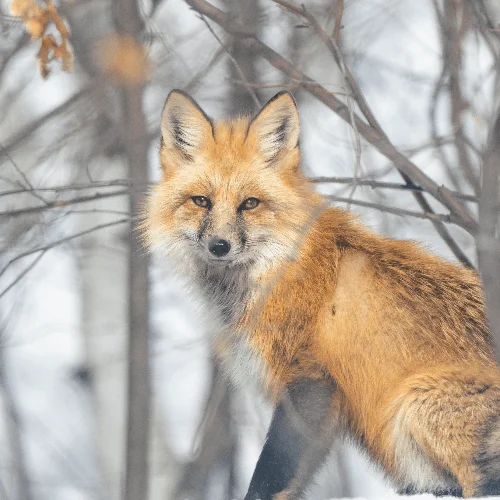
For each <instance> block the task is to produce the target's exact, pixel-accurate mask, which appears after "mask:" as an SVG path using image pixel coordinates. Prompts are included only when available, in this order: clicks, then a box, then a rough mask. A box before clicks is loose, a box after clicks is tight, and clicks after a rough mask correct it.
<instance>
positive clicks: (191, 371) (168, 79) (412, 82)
mask: <svg viewBox="0 0 500 500" xmlns="http://www.w3.org/2000/svg"><path fill="white" fill-rule="evenodd" d="M0 2H1V3H0V9H1V10H0V118H1V120H0V440H1V447H0V499H9V500H15V499H19V500H38V499H51V500H90V499H92V500H94V499H106V500H108V499H110V500H115V499H119V498H125V499H130V500H132V499H134V500H139V499H145V498H149V499H150V500H159V499H161V500H169V499H173V500H174V499H175V500H177V499H179V500H180V499H191V500H197V499H200V500H201V499H210V500H226V499H232V498H235V499H236V498H237V499H241V498H243V496H244V494H245V491H246V488H247V486H248V483H249V480H250V477H251V474H252V471H253V467H254V465H255V463H256V460H257V458H258V455H259V452H260V448H261V446H262V444H263V441H264V438H265V433H266V429H267V425H268V423H269V418H270V415H271V408H269V406H268V405H267V404H266V403H265V402H263V401H262V400H261V399H260V398H259V396H258V395H257V394H253V393H250V392H242V391H236V390H234V389H233V388H231V386H230V385H229V384H228V383H227V381H226V380H225V378H224V376H223V374H221V373H219V370H218V368H217V367H216V366H215V365H214V362H213V357H212V352H211V349H210V344H209V342H208V333H209V331H210V325H209V324H206V322H204V321H203V317H202V315H201V314H200V308H199V304H197V303H196V302H195V301H194V299H193V298H191V296H190V295H188V294H186V292H185V291H184V290H183V289H182V287H181V286H180V283H179V282H178V281H177V280H176V278H175V277H174V275H173V273H172V270H171V268H170V267H169V264H168V262H165V261H164V259H162V258H161V256H160V255H155V256H151V258H149V257H148V256H147V255H146V252H145V250H144V249H143V248H142V247H141V244H140V241H139V239H138V233H137V229H136V225H137V223H138V221H139V219H140V216H139V212H138V207H139V205H140V201H141V199H142V197H143V194H144V192H146V190H147V188H148V183H150V182H154V181H155V180H158V178H159V176H160V168H159V161H158V151H159V140H160V136H159V123H160V113H161V109H162V106H163V103H164V100H165V98H166V96H167V94H168V92H169V91H170V90H171V89H173V88H179V89H183V90H184V91H186V92H188V93H190V94H191V95H192V96H193V97H194V98H195V99H196V100H197V101H198V103H199V104H200V105H201V106H202V107H203V109H204V110H205V111H206V112H207V114H209V115H210V116H211V117H213V118H219V117H225V116H228V115H234V114H242V113H250V114H253V113H256V112H257V111H258V109H259V108H260V107H261V106H262V105H263V104H264V103H265V102H266V101H267V100H268V99H269V98H270V97H272V96H273V95H274V94H275V93H276V92H278V91H280V90H282V89H287V90H289V91H290V92H292V93H293V95H294V97H295V99H296V100H297V104H298V107H299V110H300V116H301V127H302V128H301V134H302V135H301V147H302V151H303V165H304V168H305V169H306V171H307V173H308V175H310V176H311V177H312V178H313V179H314V180H315V182H316V183H317V188H318V190H320V191H321V192H323V193H325V194H327V195H329V196H331V200H332V202H334V203H337V204H339V205H341V206H344V207H345V208H347V209H348V210H352V211H353V212H355V213H359V214H360V215H361V217H362V219H363V220H364V221H365V222H366V224H368V225H369V226H371V227H372V228H374V229H375V230H376V231H378V232H380V233H383V234H386V235H389V236H391V237H395V238H412V239H417V240H420V241H422V242H423V243H424V244H425V245H427V246H428V247H429V248H430V249H432V250H433V251H435V252H437V253H438V254H441V255H442V256H444V257H446V258H447V259H450V260H454V261H459V262H461V263H462V264H463V265H467V266H472V267H477V266H478V258H477V256H478V250H479V253H480V250H481V248H480V247H478V246H477V245H476V243H477V242H478V241H479V240H478V234H479V233H480V231H479V230H478V229H477V227H476V225H477V221H478V220H479V221H480V222H481V220H483V221H484V220H486V221H488V220H489V221H490V224H489V226H488V225H487V226H481V227H488V228H489V231H490V232H489V233H488V234H489V235H490V236H492V237H493V238H494V237H495V236H496V234H497V232H496V223H497V221H498V217H497V215H498V214H497V211H498V165H499V164H498V163H496V164H494V165H496V170H495V168H493V167H492V168H491V169H490V170H489V171H488V172H489V173H490V174H491V175H490V176H489V177H488V176H487V175H486V173H488V172H486V171H485V170H484V168H485V167H484V166H485V165H486V166H487V165H488V162H487V161H486V160H488V158H490V157H491V155H492V154H493V153H494V152H495V151H494V150H495V148H494V145H495V141H493V148H492V146H491V143H490V146H489V147H488V137H490V136H491V133H492V132H491V129H492V124H493V122H494V119H495V113H496V109H497V105H498V100H499V99H498V97H499V95H500V94H499V85H498V84H499V74H500V73H499V68H500V66H499V63H500V60H499V55H500V24H499V23H500V5H499V3H498V2H497V1H495V0H491V1H487V0H419V1H416V0H307V1H306V2H305V4H304V8H302V7H301V4H300V3H290V4H289V3H286V2H283V1H281V0H280V1H279V2H278V1H276V2H274V1H272V0H217V1H215V0H210V3H207V2H206V1H205V0H189V1H187V2H184V1H183V0H143V1H142V0H60V1H57V2H55V3H54V4H51V3H50V2H45V1H43V0H40V1H36V0H14V1H13V2H10V1H7V0H0ZM217 9H220V10H217ZM488 155H490V156H488ZM485 172H486V173H485ZM482 185H485V186H486V188H488V189H489V191H488V190H487V189H483V190H482V189H481V187H482ZM439 186H446V188H447V189H438V188H439ZM424 193H425V194H424ZM429 193H430V194H429ZM450 193H451V194H450ZM478 201H479V204H478ZM492 214H493V216H492ZM488 216H490V218H489V219H488ZM491 217H493V219H491ZM491 220H493V222H492V223H491ZM485 248H486V247H485ZM480 263H481V262H479V264H480ZM498 276H500V274H499V275H498ZM497 298H500V295H499V296H497ZM148 409H149V411H148ZM145 457H147V460H145ZM141 491H142V492H143V493H140V492H141ZM144 491H149V493H148V494H147V495H146V494H145V493H144ZM384 495H395V493H394V492H393V491H392V490H391V488H390V486H389V484H388V483H387V482H386V481H385V479H384V478H383V477H382V475H381V474H380V473H379V471H377V470H376V468H375V467H373V466H371V465H370V464H369V462H368V460H367V459H366V458H365V457H363V456H361V455H360V454H359V453H358V452H357V451H356V450H354V448H353V447H352V446H351V445H350V444H349V443H338V444H337V445H336V447H335V449H334V450H333V451H332V454H331V457H330V459H329V461H328V464H327V465H326V466H325V468H324V470H323V471H322V472H321V474H320V476H319V477H318V478H317V480H316V482H315V485H314V486H313V488H312V489H311V492H310V496H309V498H311V499H320V498H321V499H323V498H337V497H356V496H365V497H381V496H384Z"/></svg>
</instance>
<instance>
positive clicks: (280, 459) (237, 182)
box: [144, 91, 500, 500]
mask: <svg viewBox="0 0 500 500" xmlns="http://www.w3.org/2000/svg"><path fill="white" fill-rule="evenodd" d="M161 128H162V146H161V153H160V156H161V163H162V167H163V177H162V180H161V182H160V183H159V184H158V185H157V186H155V188H154V189H153V190H152V193H151V196H150V197H149V199H148V205H147V208H146V217H145V223H144V232H145V237H146V241H147V243H148V244H149V246H150V247H152V248H158V249H159V250H160V251H162V252H165V253H167V254H168V255H169V256H170V257H171V258H172V259H173V260H174V261H176V268H177V270H178V272H179V274H183V275H185V276H186V277H188V278H189V279H190V281H191V283H192V284H193V285H195V286H198V287H200V288H201V290H202V292H203V293H204V294H205V296H206V298H207V300H208V301H209V302H210V303H211V304H213V306H214V307H213V309H215V310H217V311H218V314H219V315H220V319H221V320H222V321H221V322H220V324H219V326H220V328H219V331H218V334H217V336H216V346H215V348H216V353H217V355H218V357H219V359H220V360H221V362H222V364H223V365H224V367H225V368H226V369H227V371H228V372H229V374H230V376H231V379H232V380H233V381H235V382H236V383H238V384H239V383H242V384H246V383H250V384H252V385H254V384H255V385H256V386H257V387H258V388H259V389H260V390H261V391H262V392H263V393H264V394H265V395H266V396H268V397H269V398H270V399H271V400H272V401H274V402H275V403H276V408H275V412H274V415H273V418H272V421H271V425H270V428H269V432H268V435H267V439H266V442H265V444H264V448H263V450H262V453H261V455H260V457H259V460H258V462H257V465H256V468H255V471H254V474H253V477H252V480H251V483H250V487H249V490H248V493H247V495H246V497H245V499H246V500H256V499H261V500H295V499H299V498H302V497H303V495H304V493H305V491H306V489H307V486H308V484H310V482H311V481H312V478H313V477H314V474H315V473H316V471H317V470H318V469H319V467H320V466H321V464H322V463H323V462H324V460H325V457H326V456H327V454H328V451H329V449H330V447H331V446H332V444H333V442H334V440H335V438H336V437H338V436H340V437H347V438H351V439H353V440H354V441H356V442H357V443H359V444H360V446H362V447H363V449H364V450H365V451H367V452H368V453H369V455H370V456H371V457H372V459H373V460H374V461H375V462H376V463H377V464H379V465H380V466H381V467H382V469H383V470H384V471H385V473H386V475H387V477H388V478H389V479H390V480H392V482H393V484H394V485H395V487H396V488H397V489H398V491H400V492H402V493H435V494H439V495H442V494H451V495H464V496H477V495H491V494H500V459H499V457H500V412H499V409H500V371H499V368H498V366H497V365H496V363H495V360H494V358H493V346H492V340H491V335H490V332H489V330H488V326H487V323H486V315H485V309H484V300H483V294H482V289H481V283H480V281H479V279H478V276H477V275H476V274H475V273H474V272H473V271H470V270H467V269H464V268H462V267H460V266H458V265H456V264H452V263H450V262H447V261H445V260H443V259H440V258H439V257H436V256H434V255H432V254H430V253H429V252H427V251H425V250H424V249H422V248H421V247H420V246H418V245H417V244H415V243H412V242H409V241H396V240H391V239H388V238H384V237H382V236H378V235H376V234H374V233H373V232H371V231H370V230H369V229H367V228H365V227H363V226H362V225H361V224H360V223H359V222H358V221H357V220H356V219H355V218H354V217H353V216H352V215H351V214H350V213H349V212H346V211H344V210H341V209H339V208H327V207H326V206H325V204H324V200H323V198H322V197H321V196H319V195H318V194H316V193H315V192H314V191H313V190H312V188H311V186H310V184H309V183H308V182H307V179H306V178H305V177H304V175H303V173H302V172H301V170H300V168H299V163H300V152H299V148H298V136H299V119H298V112H297V109H296V106H295V103H294V101H293V98H292V97H291V95H290V94H288V93H283V92H282V93H279V94H278V95H277V96H275V98H273V99H271V101H269V103H268V104H266V105H265V106H264V107H263V109H262V110H261V111H260V112H259V114H258V115H257V116H256V117H255V118H254V119H253V120H248V119H247V118H237V119H234V120H230V121H218V122H215V123H214V122H212V121H211V120H210V119H209V118H208V117H207V116H206V115H205V114H204V112H203V111H202V110H201V109H200V108H199V106H198V105H197V104H196V103H195V102H194V101H193V100H192V99H191V98H190V97H189V96H187V95H185V94H184V93H182V92H179V91H172V92H171V93H170V94H169V97H168V98H167V102H166V104H165V108H164V110H163V114H162V122H161ZM248 200H250V201H248ZM256 200H257V201H256Z"/></svg>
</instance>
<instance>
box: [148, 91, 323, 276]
mask: <svg viewBox="0 0 500 500" xmlns="http://www.w3.org/2000/svg"><path fill="white" fill-rule="evenodd" d="M161 133H162V140H161V149H160V159H161V166H162V172H163V175H162V179H161V181H160V182H159V183H158V184H157V185H156V186H155V187H154V188H153V190H152V192H151V194H150V196H149V199H148V203H147V209H146V222H145V235H146V240H147V242H148V244H149V246H150V247H153V248H155V247H156V248H160V249H164V250H165V251H166V252H167V253H168V254H169V256H171V257H173V258H175V259H176V260H179V259H180V260H181V262H182V263H183V265H184V266H188V265H189V263H190V262H191V261H192V259H195V260H196V261H198V262H203V263H205V264H207V265H213V266H231V267H232V266H248V265H251V264H252V263H255V262H257V261H260V262H263V263H265V262H269V263H271V262H272V261H274V260H276V259H282V258H284V257H285V258H286V257H290V256H292V255H293V253H294V251H295V250H296V249H297V244H298V241H299V240H300V238H301V237H302V236H303V235H304V233H305V232H306V231H307V229H308V227H309V225H310V224H311V222H312V220H311V219H312V213H313V212H314V209H315V207H318V206H319V205H320V203H321V202H320V197H319V195H317V194H315V193H314V192H313V191H312V190H311V188H310V186H309V183H308V182H307V180H306V178H305V177H304V175H303V174H302V172H301V170H300V152H299V145H298V140H299V116H298V111H297V107H296V105H295V101H294V99H293V97H292V96H291V95H290V94H289V93H288V92H280V93H279V94H277V95H276V96H275V97H273V98H272V99H271V100H270V101H269V102H268V103H267V104H266V105H265V106H264V107H263V108H262V110H261V111H260V112H259V113H258V114H257V116H255V118H253V119H249V118H241V117H240V118H236V119H233V120H230V121H216V122H213V121H212V120H211V119H210V118H209V117H208V116H207V115H206V114H205V113H204V112H203V111H202V109H201V108H200V107H199V106H198V105H197V104H196V102H195V101H194V100H193V99H192V98H191V97H189V96H188V95H186V94H185V93H183V92H181V91H179V90H173V91H172V92H171V93H170V94H169V96H168V98H167V100H166V103H165V107H164V109H163V113H162V118H161Z"/></svg>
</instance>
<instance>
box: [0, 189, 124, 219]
mask: <svg viewBox="0 0 500 500" xmlns="http://www.w3.org/2000/svg"><path fill="white" fill-rule="evenodd" d="M129 192H130V191H129V190H128V189H124V190H122V191H115V192H113V193H96V194H93V195H90V196H79V197H77V198H72V199H69V200H56V201H52V202H48V203H47V204H46V205H42V206H39V207H27V208H19V209H16V210H5V211H3V212H0V217H19V216H20V215H26V214H33V213H39V212H44V211H45V210H49V209H53V208H61V207H67V206H69V205H76V204H77V203H87V202H89V201H95V200H102V199H103V198H112V197H115V196H123V195H126V194H129Z"/></svg>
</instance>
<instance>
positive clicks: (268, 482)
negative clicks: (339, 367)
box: [245, 380, 335, 500]
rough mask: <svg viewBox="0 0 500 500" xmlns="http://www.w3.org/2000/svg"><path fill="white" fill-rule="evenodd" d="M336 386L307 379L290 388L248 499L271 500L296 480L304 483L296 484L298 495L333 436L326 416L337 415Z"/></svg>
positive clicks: (262, 456)
mask: <svg viewBox="0 0 500 500" xmlns="http://www.w3.org/2000/svg"><path fill="white" fill-rule="evenodd" d="M334 390H335V385H334V383H333V381H331V380H321V381H319V380H316V381H314V380H305V381H301V382H298V383H296V384H294V385H293V386H292V387H290V388H289V389H288V391H287V392H286V393H285V395H284V397H283V399H282V401H281V402H280V404H279V405H278V407H277V408H276V410H275V413H274V415H273V419H272V422H271V426H270V428H269V432H268V434H267V439H266V443H265V445H264V448H263V450H262V453H261V455H260V457H259V461H258V462H257V466H256V468H255V472H254V474H253V477H252V481H251V483H250V488H249V490H248V493H247V495H246V497H245V500H257V499H259V500H271V499H272V497H273V496H274V495H276V494H277V493H279V492H281V491H283V490H286V489H287V488H290V484H291V483H292V481H294V483H297V482H298V483H300V484H295V485H294V488H293V489H294V498H298V496H299V495H300V494H301V493H302V491H303V489H304V488H305V487H306V485H307V483H308V481H309V480H310V478H311V476H312V475H313V474H314V472H315V471H316V470H317V468H318V467H319V465H320V464H321V463H322V461H323V460H324V458H325V456H326V454H327V452H328V450H329V448H330V444H331V441H332V440H333V432H329V433H327V432H325V425H328V424H330V423H331V422H325V420H326V419H329V418H332V419H333V418H335V416H334V415H332V414H331V412H330V408H331V402H332V397H333V393H334ZM331 427H332V429H333V425H332V426H331ZM299 474H300V478H298V475H299Z"/></svg>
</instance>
